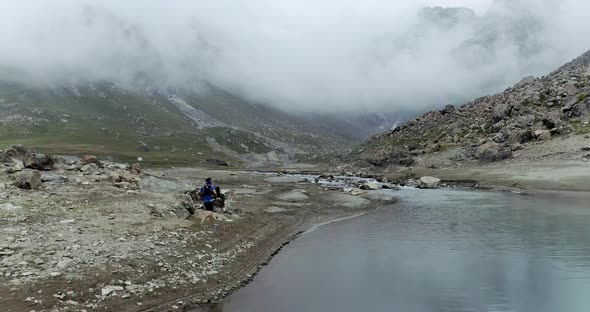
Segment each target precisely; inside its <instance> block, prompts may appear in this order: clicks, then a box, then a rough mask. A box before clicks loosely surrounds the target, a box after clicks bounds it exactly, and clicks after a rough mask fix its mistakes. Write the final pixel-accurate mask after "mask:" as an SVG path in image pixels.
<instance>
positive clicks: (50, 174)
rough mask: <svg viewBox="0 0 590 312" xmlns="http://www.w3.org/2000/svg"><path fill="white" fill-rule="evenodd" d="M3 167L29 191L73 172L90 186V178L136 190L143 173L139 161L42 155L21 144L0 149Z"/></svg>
mask: <svg viewBox="0 0 590 312" xmlns="http://www.w3.org/2000/svg"><path fill="white" fill-rule="evenodd" d="M0 166H1V167H2V169H3V171H4V173H6V174H8V175H9V176H10V177H11V178H12V180H13V183H12V184H13V185H14V186H16V187H18V188H21V189H26V190H33V189H39V188H41V187H42V186H43V185H44V184H49V185H58V184H65V183H68V182H69V181H70V176H71V175H72V174H77V175H78V177H77V178H75V179H74V182H75V183H76V184H78V185H89V184H90V183H91V181H89V180H93V182H103V181H109V182H111V183H113V185H114V186H116V187H120V188H124V189H129V190H135V189H138V188H139V181H140V178H139V175H140V174H141V173H142V171H141V166H140V165H139V164H133V165H128V164H120V163H115V162H101V161H100V160H99V159H98V158H97V157H96V156H92V155H87V156H84V157H81V158H80V157H75V156H55V155H49V154H42V153H39V152H37V151H35V150H33V149H30V148H27V147H24V146H22V145H14V146H12V147H11V148H9V149H8V150H6V151H0ZM68 173H69V174H68ZM84 176H87V177H89V178H92V179H86V178H82V177H84Z"/></svg>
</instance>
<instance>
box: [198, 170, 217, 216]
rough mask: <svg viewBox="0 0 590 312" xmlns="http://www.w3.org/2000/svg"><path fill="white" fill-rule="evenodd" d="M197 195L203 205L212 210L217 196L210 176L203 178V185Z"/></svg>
mask: <svg viewBox="0 0 590 312" xmlns="http://www.w3.org/2000/svg"><path fill="white" fill-rule="evenodd" d="M199 196H200V197H201V200H202V201H203V206H204V208H205V210H207V211H213V207H214V205H215V198H217V193H216V192H215V186H213V181H211V178H207V179H205V185H204V186H203V187H201V190H200V191H199Z"/></svg>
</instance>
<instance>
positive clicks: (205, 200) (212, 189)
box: [201, 185, 215, 203]
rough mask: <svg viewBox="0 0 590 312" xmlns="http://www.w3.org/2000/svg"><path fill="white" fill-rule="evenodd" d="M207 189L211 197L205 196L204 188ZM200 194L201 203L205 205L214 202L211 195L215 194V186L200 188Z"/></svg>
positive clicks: (213, 197)
mask: <svg viewBox="0 0 590 312" xmlns="http://www.w3.org/2000/svg"><path fill="white" fill-rule="evenodd" d="M206 187H208V188H209V190H210V191H211V192H210V194H211V195H205V188H206ZM201 194H203V196H202V198H203V202H205V203H212V202H214V201H215V196H214V195H213V194H215V186H213V185H209V186H207V185H205V186H203V187H201Z"/></svg>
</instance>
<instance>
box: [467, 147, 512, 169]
mask: <svg viewBox="0 0 590 312" xmlns="http://www.w3.org/2000/svg"><path fill="white" fill-rule="evenodd" d="M474 156H475V158H476V159H477V160H479V162H480V163H482V164H487V163H492V162H495V161H500V160H504V159H507V158H510V157H512V151H511V150H510V149H508V148H504V147H502V146H500V145H499V144H493V143H486V144H484V145H482V146H479V147H478V148H477V149H476V150H475V155H474Z"/></svg>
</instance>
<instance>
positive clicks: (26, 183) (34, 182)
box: [14, 169, 41, 190]
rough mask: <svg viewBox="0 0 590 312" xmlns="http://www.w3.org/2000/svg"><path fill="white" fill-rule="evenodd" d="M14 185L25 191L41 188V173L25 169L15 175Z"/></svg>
mask: <svg viewBox="0 0 590 312" xmlns="http://www.w3.org/2000/svg"><path fill="white" fill-rule="evenodd" d="M14 178H15V182H14V185H16V186H17V187H19V188H22V189H25V190H34V189H38V188H39V187H41V173H40V172H39V171H37V170H31V169H26V170H24V171H22V172H19V173H17V174H16V175H15V176H14Z"/></svg>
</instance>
